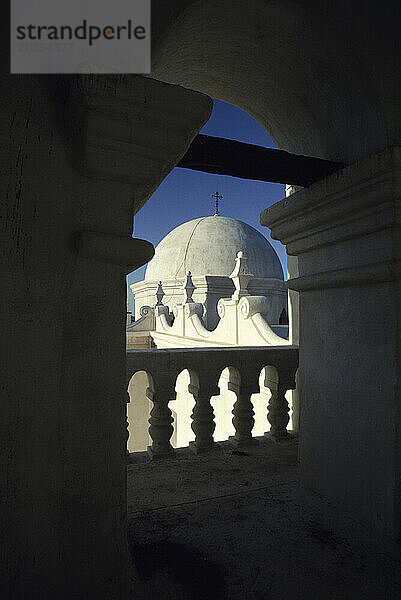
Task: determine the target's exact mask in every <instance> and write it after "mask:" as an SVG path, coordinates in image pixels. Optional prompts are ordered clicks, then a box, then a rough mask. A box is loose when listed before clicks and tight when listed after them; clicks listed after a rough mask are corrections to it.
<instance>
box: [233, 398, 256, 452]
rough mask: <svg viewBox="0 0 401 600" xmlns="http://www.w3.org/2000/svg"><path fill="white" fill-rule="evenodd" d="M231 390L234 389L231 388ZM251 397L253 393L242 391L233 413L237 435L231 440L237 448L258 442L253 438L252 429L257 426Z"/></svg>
mask: <svg viewBox="0 0 401 600" xmlns="http://www.w3.org/2000/svg"><path fill="white" fill-rule="evenodd" d="M229 389H232V388H231V387H229ZM234 391H235V390H234ZM251 395H252V392H251V391H248V392H246V391H242V390H241V391H239V392H237V400H236V402H235V404H234V407H233V411H232V412H233V421H232V422H233V425H234V427H235V435H234V436H231V437H230V440H231V441H232V443H233V444H235V445H236V446H249V445H251V444H257V440H256V439H255V438H253V437H252V429H253V426H254V425H255V419H254V414H255V412H254V410H253V405H252V402H251Z"/></svg>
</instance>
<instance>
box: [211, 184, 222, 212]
mask: <svg viewBox="0 0 401 600" xmlns="http://www.w3.org/2000/svg"><path fill="white" fill-rule="evenodd" d="M211 197H212V198H215V199H216V212H215V213H214V216H215V217H218V216H219V200H223V196H221V195H220V194H219V191H218V190H216V193H215V194H212V196H211Z"/></svg>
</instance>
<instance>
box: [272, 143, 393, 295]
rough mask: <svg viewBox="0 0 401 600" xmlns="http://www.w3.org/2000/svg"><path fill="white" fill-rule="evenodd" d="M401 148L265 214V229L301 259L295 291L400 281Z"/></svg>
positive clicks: (317, 185)
mask: <svg viewBox="0 0 401 600" xmlns="http://www.w3.org/2000/svg"><path fill="white" fill-rule="evenodd" d="M400 200H401V148H400V147H392V148H388V149H387V150H385V151H383V152H380V153H378V154H372V155H370V156H368V157H366V158H364V159H362V160H361V161H359V162H357V163H354V164H352V165H349V166H348V167H346V168H344V169H342V170H341V171H339V172H337V173H335V174H333V175H331V176H329V177H327V178H326V179H324V180H322V181H319V182H317V183H315V184H313V185H311V186H310V187H308V188H304V189H303V190H301V191H298V192H295V193H294V194H292V195H291V196H289V197H287V198H285V199H284V200H281V201H280V202H278V203H277V204H275V205H273V206H271V207H269V208H267V209H265V210H264V211H263V212H262V214H261V219H260V220H261V223H262V224H263V225H266V226H268V227H270V228H271V230H272V237H273V238H275V239H279V240H280V241H281V242H282V243H283V244H286V245H287V252H288V254H289V255H295V256H297V257H298V259H299V277H297V278H295V279H290V280H289V281H288V282H287V286H288V287H289V288H290V289H293V290H296V291H306V290H308V291H309V290H313V289H322V288H328V287H348V286H353V285H360V284H365V283H371V282H375V281H391V280H394V279H397V278H399V277H400V273H401V268H400V259H401V257H400V256H399V251H398V250H397V244H395V238H396V237H397V236H398V235H399V234H398V230H399V225H400V216H399V208H398V207H399V203H400Z"/></svg>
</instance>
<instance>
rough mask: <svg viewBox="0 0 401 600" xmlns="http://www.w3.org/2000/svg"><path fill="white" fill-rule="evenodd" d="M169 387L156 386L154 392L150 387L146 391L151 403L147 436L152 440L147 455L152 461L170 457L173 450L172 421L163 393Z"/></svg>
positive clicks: (166, 398)
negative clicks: (171, 440)
mask: <svg viewBox="0 0 401 600" xmlns="http://www.w3.org/2000/svg"><path fill="white" fill-rule="evenodd" d="M170 387H171V386H169V385H158V386H157V389H156V391H154V390H153V389H151V388H150V387H149V388H148V389H147V390H146V395H147V397H148V398H149V400H150V401H151V402H153V408H152V410H151V411H150V419H149V423H150V427H149V435H150V437H151V438H152V445H151V446H149V447H148V454H149V456H150V457H151V458H152V459H155V458H163V457H166V456H171V455H172V454H173V453H174V448H173V447H172V445H171V443H170V439H171V436H172V435H173V426H172V422H173V420H174V419H173V416H172V414H171V410H170V408H169V406H168V403H169V399H168V393H166V392H165V390H169V389H170ZM173 388H174V384H173ZM158 390H162V391H158Z"/></svg>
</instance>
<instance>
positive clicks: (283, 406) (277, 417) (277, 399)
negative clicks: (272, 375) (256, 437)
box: [265, 383, 290, 441]
mask: <svg viewBox="0 0 401 600" xmlns="http://www.w3.org/2000/svg"><path fill="white" fill-rule="evenodd" d="M287 388H288V386H287V385H283V384H282V383H279V384H278V386H277V388H276V389H274V388H273V389H271V394H272V395H271V397H270V400H269V404H268V407H267V420H268V421H269V423H270V425H271V429H270V431H268V432H267V433H266V434H265V435H266V436H267V437H269V438H271V439H273V440H275V441H280V440H283V439H285V438H287V437H288V435H289V433H288V431H287V425H288V422H289V420H290V416H289V414H288V413H289V412H290V407H289V404H288V402H287V398H286V397H285V394H286V392H287Z"/></svg>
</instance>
